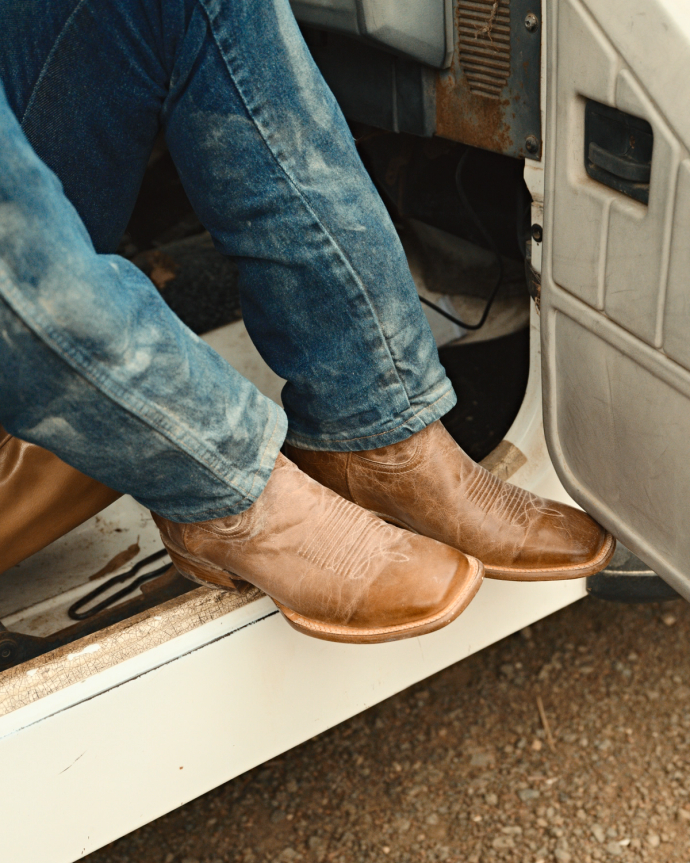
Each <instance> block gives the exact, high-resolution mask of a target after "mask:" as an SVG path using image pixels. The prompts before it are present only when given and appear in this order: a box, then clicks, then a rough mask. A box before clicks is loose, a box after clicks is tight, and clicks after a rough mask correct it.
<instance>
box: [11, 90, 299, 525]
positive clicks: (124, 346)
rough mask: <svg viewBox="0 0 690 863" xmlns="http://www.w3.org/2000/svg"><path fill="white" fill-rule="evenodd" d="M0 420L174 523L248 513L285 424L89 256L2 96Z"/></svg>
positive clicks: (127, 269) (170, 319) (118, 264)
mask: <svg viewBox="0 0 690 863" xmlns="http://www.w3.org/2000/svg"><path fill="white" fill-rule="evenodd" d="M0 421H1V422H2V424H3V425H4V426H5V428H6V429H7V430H8V431H10V432H11V433H12V434H14V435H16V436H17V437H19V438H20V439H22V440H26V441H29V442H31V443H36V444H38V445H40V446H42V447H45V448H46V449H48V450H50V451H51V452H54V453H55V454H56V455H58V456H59V457H60V458H62V459H63V460H64V461H66V462H67V463H68V464H70V465H72V466H73V467H76V468H78V469H79V470H81V471H82V472H83V473H86V474H87V475H88V476H91V477H93V478H95V479H98V480H100V481H101V482H103V483H104V484H105V485H107V486H109V487H111V488H113V489H116V490H117V491H121V492H126V493H129V494H132V495H134V497H136V498H137V499H138V500H139V501H140V502H141V503H143V504H144V505H145V506H147V507H149V508H150V509H153V510H154V511H156V512H158V513H160V514H161V515H165V516H167V517H168V518H171V519H173V520H175V521H181V522H196V521H200V520H203V519H210V518H214V517H218V516H223V515H228V514H232V513H237V512H241V511H242V510H244V509H246V508H247V507H248V506H250V505H251V504H252V503H253V502H254V501H255V500H256V499H257V497H258V496H259V494H260V493H261V490H262V489H263V487H264V485H265V484H266V482H267V481H268V478H269V476H270V474H271V470H272V468H273V465H274V463H275V460H276V456H277V454H278V450H279V448H280V445H281V443H282V441H283V437H284V434H285V427H286V420H285V416H284V413H283V411H282V410H281V409H280V408H279V407H278V406H277V405H275V404H274V403H273V402H272V401H270V400H269V399H267V398H265V397H264V396H263V395H261V393H259V391H258V390H257V389H256V388H255V387H254V386H253V385H252V384H250V383H249V382H248V381H247V380H245V379H244V378H242V377H241V376H240V375H239V374H238V373H237V372H236V371H235V370H234V369H233V368H232V367H231V366H229V365H228V364H227V363H226V362H225V361H224V360H222V359H221V358H220V357H219V356H218V354H217V353H216V352H215V351H213V350H212V349H211V348H210V347H208V345H206V344H205V343H204V342H202V341H201V340H200V339H199V338H198V337H197V336H195V335H194V334H193V333H192V332H191V331H190V330H189V329H187V328H186V327H185V326H184V325H183V324H182V323H181V322H180V321H179V319H178V318H177V317H176V316H175V315H174V314H173V313H172V312H171V311H170V310H169V309H168V307H167V306H166V305H165V303H164V302H163V300H162V298H161V296H160V294H159V293H158V292H157V291H156V289H155V288H154V287H153V285H152V284H151V283H150V282H149V280H148V279H147V278H146V277H145V276H144V275H143V273H141V272H140V271H139V270H138V269H137V268H136V267H134V266H133V265H132V264H130V263H129V262H128V261H125V260H123V259H122V258H119V257H116V256H113V255H97V254H96V253H95V252H94V249H93V246H92V245H91V242H90V240H89V237H88V234H87V232H86V230H85V228H84V225H83V224H82V222H81V220H80V219H79V216H78V214H77V213H76V211H75V210H74V208H73V207H72V206H71V204H70V203H69V202H68V201H67V199H66V198H65V196H64V194H63V193H62V190H61V188H60V184H59V182H58V180H57V179H56V177H55V176H54V175H53V174H52V173H51V172H50V171H49V170H48V169H47V168H46V167H45V165H43V163H42V162H41V161H40V160H39V159H38V158H37V156H36V155H35V154H34V152H33V151H32V149H31V147H30V146H29V144H28V142H27V141H26V139H25V137H24V135H23V134H22V132H21V130H20V128H19V125H18V123H17V121H16V119H15V118H14V116H13V114H12V112H11V111H10V109H9V107H8V106H7V103H6V102H5V100H4V97H3V96H2V88H0Z"/></svg>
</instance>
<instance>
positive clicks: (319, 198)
mask: <svg viewBox="0 0 690 863" xmlns="http://www.w3.org/2000/svg"><path fill="white" fill-rule="evenodd" d="M0 79H1V80H2V82H3V84H4V87H5V91H6V95H7V102H8V103H9V108H8V106H7V104H5V102H4V100H2V104H1V105H0V329H1V335H2V338H1V340H0V422H1V423H2V424H3V425H5V427H6V428H7V429H8V430H10V431H11V432H12V433H14V434H16V435H17V436H18V437H21V438H23V439H25V440H29V441H33V442H35V443H38V444H40V445H42V446H44V447H46V448H48V449H50V450H52V451H54V452H55V453H57V454H58V455H59V456H61V457H62V458H63V459H64V460H65V461H67V462H69V463H71V464H73V465H74V466H76V467H78V468H79V469H81V470H82V471H84V472H85V473H87V474H89V475H91V476H93V477H95V478H97V479H99V480H101V481H102V482H104V483H106V484H107V485H110V486H112V487H113V488H116V489H118V490H120V491H123V492H127V493H130V494H132V495H133V496H134V497H136V498H137V499H138V500H139V501H140V502H141V503H143V504H144V505H146V506H148V507H150V508H151V509H153V510H154V511H156V512H159V513H160V514H161V515H164V516H167V517H168V518H170V519H173V520H177V521H197V520H201V519H208V518H214V517H218V516H221V515H225V514H228V513H236V512H240V511H241V510H243V509H245V508H246V507H247V506H249V505H250V504H251V503H252V502H253V501H254V500H255V499H256V497H257V496H258V495H259V494H260V492H261V490H262V488H263V486H264V485H265V483H266V481H267V479H268V476H269V475H270V471H271V468H272V465H273V462H274V461H275V458H276V455H277V452H278V449H279V447H280V446H281V444H282V442H283V439H284V438H285V435H286V433H287V438H288V440H289V441H290V442H291V443H293V444H294V445H296V446H298V447H306V448H311V449H324V450H362V449H370V448H373V447H376V446H384V445H387V444H391V443H395V442H398V441H400V440H403V439H405V438H406V437H408V436H409V435H410V434H412V433H414V432H416V431H419V430H420V429H422V428H424V427H425V426H426V425H428V424H429V423H431V422H433V421H434V420H436V419H438V418H439V417H440V416H442V415H443V414H444V413H446V412H447V411H448V410H449V409H450V408H451V407H452V405H453V404H454V402H455V395H454V393H453V390H452V387H451V385H450V382H449V381H448V379H447V377H446V375H445V373H444V370H443V368H442V367H441V365H440V364H439V361H438V355H437V352H436V347H435V344H434V340H433V338H432V335H431V332H430V330H429V327H428V324H427V322H426V318H425V316H424V314H423V313H422V311H421V308H420V305H419V302H418V299H417V296H416V292H415V289H414V285H413V282H412V279H411V276H410V273H409V270H408V268H407V264H406V261H405V256H404V254H403V251H402V248H401V246H400V242H399V240H398V238H397V235H396V233H395V230H394V228H393V225H392V223H391V221H390V218H389V217H388V215H387V212H386V210H385V208H384V206H383V204H382V202H381V200H380V198H379V196H378V194H377V193H376V191H375V189H374V187H373V185H372V183H371V181H370V179H369V177H368V175H367V173H366V171H365V170H364V168H363V166H362V164H361V162H360V160H359V157H358V155H357V152H356V148H355V145H354V142H353V139H352V136H351V134H350V132H349V129H348V127H347V124H346V123H345V120H344V118H343V117H342V114H341V113H340V111H339V109H338V107H337V105H336V103H335V101H334V99H333V96H332V95H331V93H330V91H329V90H328V88H327V87H326V85H325V83H324V82H323V80H322V78H321V76H320V74H319V72H318V70H317V69H316V67H315V65H314V63H313V61H312V59H311V56H310V54H309V52H308V50H307V48H306V46H305V44H304V42H303V39H302V37H301V34H300V32H299V29H298V27H297V25H296V23H295V20H294V18H293V16H292V12H291V10H290V7H289V4H288V2H287V0H125V2H123V0H34V2H32V3H30V4H27V3H26V2H25V0H0ZM9 109H11V111H10V110H9ZM13 115H14V116H16V118H17V120H18V123H17V122H16V121H15V120H14V117H13ZM20 125H21V129H20ZM161 127H162V128H163V130H164V132H165V137H166V140H167V144H168V147H169V149H170V152H171V154H172V157H173V159H174V161H175V164H176V166H177V169H178V171H179V173H180V176H181V178H182V181H183V183H184V186H185V189H186V191H187V194H188V195H189V198H190V199H191V201H192V204H193V205H194V208H195V210H196V212H197V214H198V215H199V217H200V219H201V220H202V222H203V223H204V225H205V226H206V228H208V230H209V231H210V232H211V234H212V235H213V238H214V241H215V243H216V245H217V247H218V248H219V249H220V250H221V252H223V253H224V254H227V255H230V256H232V257H233V258H234V259H235V260H236V261H237V264H238V266H239V268H240V274H241V277H240V278H241V294H242V308H243V315H244V321H245V324H246V326H247V329H248V331H249V333H250V335H251V337H252V339H253V340H254V342H255V344H256V345H257V347H258V349H259V351H260V352H261V354H262V356H263V357H264V359H265V360H266V361H267V363H268V364H269V365H270V366H271V368H273V369H274V371H275V372H277V373H278V374H279V375H280V376H282V377H283V378H285V379H286V380H287V384H286V385H285V387H284V390H283V403H284V406H285V412H283V411H282V410H281V409H280V408H279V407H277V406H276V405H274V404H273V403H272V402H270V401H269V400H268V399H266V398H265V397H264V396H262V395H261V394H260V393H259V392H258V391H257V390H256V388H255V387H254V386H253V385H252V384H251V383H249V382H248V381H247V380H245V379H244V378H242V377H241V376H240V375H239V374H238V373H237V372H236V371H234V370H233V369H232V368H231V367H230V366H228V365H227V363H225V362H224V361H223V360H222V359H221V358H220V357H218V355H217V354H215V353H214V352H213V351H212V350H211V349H210V348H208V347H207V346H206V345H205V344H204V343H203V342H201V341H200V340H199V339H198V338H197V337H196V336H194V335H193V334H192V333H191V332H190V331H189V330H188V329H187V328H186V327H184V325H182V324H181V323H180V321H179V320H178V319H177V318H176V317H175V316H174V315H173V314H172V312H170V311H169V310H168V308H167V307H166V306H165V304H164V303H163V301H162V299H161V298H160V295H159V294H158V292H157V291H156V290H155V288H154V287H153V286H152V285H151V284H150V282H149V281H148V280H147V279H146V278H145V277H144V276H143V275H142V274H141V273H140V272H139V271H138V270H137V269H136V268H135V267H134V266H132V265H131V264H129V263H128V262H127V261H125V260H124V259H122V258H120V257H117V256H115V255H113V254H112V252H113V251H114V250H115V248H116V247H117V244H118V241H119V239H120V236H121V234H122V232H123V231H124V228H125V226H126V224H127V221H128V218H129V215H130V213H131V210H132V207H133V205H134V201H135V198H136V195H137V191H138V189H139V185H140V183H141V179H142V176H143V173H144V170H145V167H146V163H147V160H148V158H149V155H150V153H151V149H152V146H153V143H154V139H155V137H156V135H157V133H158V131H159V129H160V128H161ZM25 136H26V137H25ZM27 140H28V142H29V143H27ZM29 144H30V145H31V146H29ZM32 148H33V150H32ZM41 160H42V162H41ZM43 163H45V164H43ZM46 166H47V167H46ZM49 169H50V170H49ZM51 172H54V173H51ZM60 184H62V189H64V194H63V192H62V189H61V186H60Z"/></svg>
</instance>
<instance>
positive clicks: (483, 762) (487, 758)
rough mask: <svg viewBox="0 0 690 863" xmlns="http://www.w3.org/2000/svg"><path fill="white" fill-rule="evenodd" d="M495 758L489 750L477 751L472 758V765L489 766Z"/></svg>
mask: <svg viewBox="0 0 690 863" xmlns="http://www.w3.org/2000/svg"><path fill="white" fill-rule="evenodd" d="M493 760H494V759H493V755H491V754H489V753H488V752H475V754H474V755H473V756H472V758H471V759H470V765H471V766H472V767H488V766H489V764H491V762H492V761H493Z"/></svg>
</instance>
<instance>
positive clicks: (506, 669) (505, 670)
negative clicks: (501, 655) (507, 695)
mask: <svg viewBox="0 0 690 863" xmlns="http://www.w3.org/2000/svg"><path fill="white" fill-rule="evenodd" d="M500 671H501V674H503V675H504V676H505V677H513V676H514V674H515V666H514V665H511V664H510V663H509V662H506V663H505V664H504V665H502V666H501V668H500Z"/></svg>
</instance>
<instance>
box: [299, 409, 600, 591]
mask: <svg viewBox="0 0 690 863" xmlns="http://www.w3.org/2000/svg"><path fill="white" fill-rule="evenodd" d="M286 451H287V454H288V456H289V457H290V458H291V459H292V460H293V461H294V462H295V463H296V464H297V465H298V466H299V467H300V468H301V469H302V470H303V471H305V473H308V474H309V475H310V476H312V477H313V478H314V479H316V480H317V481H318V482H320V483H322V484H323V485H326V486H328V487H329V488H332V489H333V490H334V491H336V492H338V494H340V495H342V496H343V497H346V498H347V499H348V500H351V501H353V502H354V503H357V504H359V505H360V506H361V507H364V508H366V509H368V510H370V511H371V512H373V513H376V514H377V515H379V516H380V517H381V518H382V519H385V520H386V521H389V522H391V523H392V524H396V525H398V526H400V527H405V528H407V529H408V530H412V531H415V532H416V533H419V534H423V535H424V536H428V537H431V538H432V539H436V540H438V541H439V542H443V543H446V544H447V545H450V546H452V547H453V548H456V549H458V550H460V551H464V552H465V554H468V555H471V556H472V557H476V558H478V559H479V560H481V561H482V563H483V564H484V567H485V570H486V575H487V577H491V578H497V579H504V580H508V581H554V580H559V579H566V578H581V577H583V576H586V575H593V574H594V573H596V572H598V571H599V570H601V569H603V568H604V567H605V566H606V565H607V563H608V562H609V560H610V559H611V557H612V555H613V552H614V549H615V540H614V539H613V537H612V536H611V534H609V533H607V532H606V531H605V530H604V529H603V528H602V527H600V526H599V525H598V524H597V523H596V522H595V521H594V520H593V519H591V518H590V517H589V516H588V515H587V514H586V513H584V512H582V511H581V510H579V509H575V508H574V507H571V506H567V505H566V504H562V503H557V502H555V501H552V500H546V499H545V498H541V497H537V496H536V495H534V494H531V493H530V492H528V491H525V490H524V489H521V488H518V487H517V486H514V485H512V484H511V483H507V482H503V481H502V480H500V479H498V478H497V477H495V476H494V475H493V474H491V473H489V472H488V471H487V470H485V469H484V468H483V467H481V465H478V464H477V463H476V462H474V461H472V459H471V458H470V457H469V456H468V455H467V454H466V453H465V452H463V450H462V449H461V448H460V447H459V446H458V445H457V443H456V442H455V441H454V440H453V438H452V437H451V436H450V435H449V434H448V432H447V431H446V429H445V428H444V426H443V424H442V423H441V422H440V421H438V420H437V421H436V422H434V423H432V424H431V425H429V426H428V427H427V428H425V429H423V430H422V431H420V432H417V433H416V434H414V435H412V436H411V437H409V438H408V439H407V440H404V441H402V442H401V443H398V444H393V445H391V446H386V447H381V448H380V449H374V450H368V451H365V452H315V451H312V450H301V449H296V448H295V447H293V446H289V445H288V446H287V447H286Z"/></svg>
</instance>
